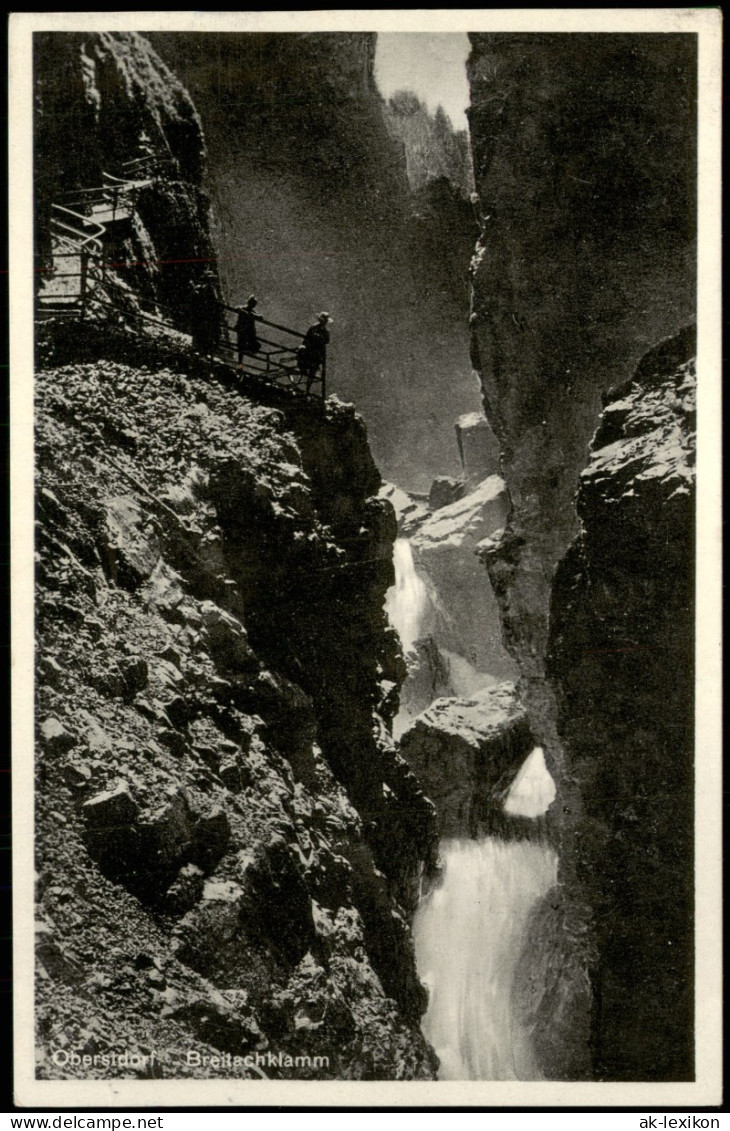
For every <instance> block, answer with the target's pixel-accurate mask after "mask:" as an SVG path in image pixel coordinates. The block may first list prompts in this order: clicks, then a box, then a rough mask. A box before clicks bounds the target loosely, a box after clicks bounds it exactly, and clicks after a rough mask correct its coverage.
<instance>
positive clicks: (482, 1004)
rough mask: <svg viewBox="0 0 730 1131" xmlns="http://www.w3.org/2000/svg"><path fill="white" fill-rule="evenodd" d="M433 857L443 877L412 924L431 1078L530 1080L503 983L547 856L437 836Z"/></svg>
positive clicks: (547, 871) (542, 888)
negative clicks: (424, 994) (434, 1070)
mask: <svg viewBox="0 0 730 1131" xmlns="http://www.w3.org/2000/svg"><path fill="white" fill-rule="evenodd" d="M441 857H442V860H443V863H444V865H445V871H444V876H443V880H442V882H441V884H440V885H439V887H437V888H436V889H435V890H434V891H432V892H431V893H430V895H429V896H427V898H426V899H425V900H424V901H423V903H422V904H421V906H420V908H419V909H418V912H417V913H416V918H415V922H414V924H413V935H414V940H415V944H416V961H417V964H418V971H419V974H420V977H421V980H422V981H423V982H424V983H425V985H426V986H427V987H428V990H429V1005H428V1011H427V1013H426V1016H425V1017H424V1020H423V1031H424V1034H425V1036H426V1038H427V1040H429V1041H430V1043H431V1044H432V1045H433V1047H434V1048H435V1050H436V1053H437V1055H438V1057H439V1059H440V1061H441V1068H440V1070H439V1079H441V1080H538V1079H540V1072H539V1069H538V1067H537V1063H536V1061H535V1057H534V1053H533V1050H532V1044H531V1040H530V1034H529V1032H528V1031H527V1029H526V1028H525V1026H524V1025H523V1024H522V1023H521V1022H520V1021H519V1019H518V1018H517V1017H516V1016H515V1014H514V1011H513V1006H512V989H513V985H514V980H515V970H516V966H517V961H518V959H519V956H520V953H521V951H522V947H523V944H524V942H525V935H526V928H527V921H528V916H529V913H530V911H531V910H532V908H533V907H534V906H535V904H536V903H537V902H538V900H539V899H540V897H541V896H543V895H544V894H545V893H546V892H548V891H549V890H550V888H551V887H552V886H553V885H554V884H555V882H556V877H557V857H556V855H555V853H554V852H553V850H552V849H551V848H549V847H548V846H547V845H544V844H540V843H536V842H534V841H527V840H509V841H503V840H499V839H497V838H496V837H487V838H485V839H484V840H481V841H473V840H445V841H442V843H441Z"/></svg>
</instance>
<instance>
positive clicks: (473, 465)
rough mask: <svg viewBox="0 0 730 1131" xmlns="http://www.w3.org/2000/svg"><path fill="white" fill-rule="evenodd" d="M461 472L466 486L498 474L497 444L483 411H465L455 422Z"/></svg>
mask: <svg viewBox="0 0 730 1131" xmlns="http://www.w3.org/2000/svg"><path fill="white" fill-rule="evenodd" d="M456 442H457V444H458V447H459V458H460V460H461V473H462V476H463V478H464V482H465V483H466V485H467V486H468V487H470V486H473V485H474V484H476V483H481V481H482V479H486V478H487V476H489V475H498V474H499V445H498V443H497V439H496V437H495V435H494V433H493V432H492V429H491V428H490V427H489V421H488V420H487V418H486V416H485V415H484V413H483V412H467V413H464V414H463V416H460V417H459V419H458V420H457V422H456Z"/></svg>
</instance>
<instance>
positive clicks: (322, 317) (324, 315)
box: [315, 310, 333, 322]
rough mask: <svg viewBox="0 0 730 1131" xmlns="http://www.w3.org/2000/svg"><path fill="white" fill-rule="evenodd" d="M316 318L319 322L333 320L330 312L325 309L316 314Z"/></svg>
mask: <svg viewBox="0 0 730 1131" xmlns="http://www.w3.org/2000/svg"><path fill="white" fill-rule="evenodd" d="M315 318H316V319H317V321H318V322H332V321H333V319H332V318H330V316H329V314H328V313H327V311H326V310H323V311H322V313H321V314H315Z"/></svg>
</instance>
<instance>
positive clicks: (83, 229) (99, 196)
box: [46, 156, 326, 399]
mask: <svg viewBox="0 0 730 1131" xmlns="http://www.w3.org/2000/svg"><path fill="white" fill-rule="evenodd" d="M164 164H172V159H171V158H170V159H169V161H167V160H160V159H157V158H155V157H154V156H151V157H149V158H138V159H136V160H133V161H131V162H126V163H125V164H124V166H123V168H125V169H127V168H130V169H131V168H135V169H136V168H137V167H139V166H144V167H145V168H147V167H149V166H150V165H156V166H157V167H160V166H163V165H164ZM103 176H104V178H105V180H106V183H105V184H104V185H102V186H96V187H94V188H89V189H79V190H77V191H75V193H74V197H73V199H72V200H67V203H66V204H56V203H54V204H53V205H52V213H53V214H52V221H51V223H52V231H53V233H54V234H55V236H56V240H57V244H58V243H61V245H62V246H65V247H66V248H67V249H68V250H66V251H65V252H60V253H59V252H58V251H55V252H54V255H53V259H54V261H56V260H64V259H71V260H74V259H78V260H79V266H80V270H79V271H74V270H72V271H64V272H58V273H57V272H56V271H54V272H53V273H52V274H53V275H55V276H56V277H58V278H62V279H76V278H78V279H79V280H80V283H79V289H78V292H76V291H72V292H70V293H69V292H68V291H65V292H64V291H62V292H60V293H58V298H57V300H56V304H57V309H56V310H55V311H54V310H52V309H49V308H46V311H47V313H53V314H60V313H62V314H64V315H65V316H72V315H73V314H74V313H75V312H76V311H78V316H79V318H80V319H81V320H82V321H83V320H84V319H85V318H86V316H87V313H88V311H89V308H90V307H91V306H92V305H95V306H96V305H98V306H99V307H102V308H104V309H107V310H115V311H116V312H117V313H118V314H120V315H121V316H122V317H123V318H124V319H125V320H127V321H129V322H132V323H133V322H135V321H140V322H151V323H155V324H156V325H158V326H162V327H164V328H166V329H168V330H174V329H175V328H176V327H175V320H176V316H177V317H179V315H180V313H181V312H180V310H175V309H173V308H170V307H167V308H166V307H165V306H164V305H162V304H160V303H158V302H154V304H153V305H154V309H155V313H156V314H159V313H162V315H163V317H162V318H159V317H155V316H154V315H150V314H148V313H145V312H144V311H143V310H140V309H139V303H140V301H142V302H144V301H145V300H144V299H140V296H138V295H136V296H134V301H135V304H136V306H137V309H130V307H129V305H128V303H127V302H126V301H124V300H125V299H127V298H128V297H129V296H128V295H127V294H126V293H124V294H123V295H122V296H121V297H117V301H116V302H115V301H114V297H115V296H114V294H113V290H114V288H115V286H117V287H118V286H119V284H118V283H115V281H114V279H113V277H112V278H110V277H108V276H107V274H106V266H107V265H106V263H105V259H104V255H103V251H104V247H103V243H102V239H103V237H104V236H105V234H106V227H105V224H104V223H101V222H100V221H97V220H94V219H92V218H90V217H89V216H86V215H84V214H83V213H81V212H77V211H75V210H74V209H73V208H70V207H69V205H70V204H74V205H80V206H82V207H83V206H86V207H89V206H92V208H93V205H94V204H95V203H101V202H103V203H106V204H107V205H109V207H110V209H111V212H112V221H113V220H114V218H115V216H116V210H117V205H118V200H119V197H120V196H121V195H122V193H128V194H129V196H130V197H131V208H132V211H134V207H135V203H136V190H137V189H138V188H139V187H140V184H139V182H137V183H135V182H132V181H124V180H122V179H121V178H118V177H116V176H115V175H114V174H111V173H104V174H103ZM69 195H70V194H68V193H66V194H63V199H67V197H68V196H69ZM110 197H111V200H110V199H109V198H110ZM92 214H93V213H92ZM107 222H108V221H107ZM97 283H101V284H102V285H103V286H105V287H106V290H105V291H102V293H101V295H99V294H95V293H94V292H95V284H97ZM91 284H94V285H91ZM110 287H111V288H112V294H111V295H110V294H109V288H110ZM102 296H103V297H102ZM147 301H150V300H147ZM218 307H219V315H220V321H219V324H218V334H217V341H216V347H215V348H216V349H217V351H218V354H230V355H231V356H230V360H229V359H228V358H227V357H224V358H223V359H222V360H224V363H225V364H229V365H231V367H233V368H237V369H238V370H241V371H243V373H244V375H247V376H250V377H256V378H260V379H263V380H266V381H268V382H275V381H276V380H278V379H282V378H283V379H284V380H286V381H288V383H289V384H290V385H292V386H297V385H300V384H302V383H303V382H304V381H306V383H307V388H308V389H309V387H310V386H311V384H312V383H314V382H317V383H319V384H320V386H321V392H320V395H321V396H322V398H323V399H324V397H325V395H326V393H325V390H326V352H325V356H324V358H323V361H322V364H321V366H320V373H319V376H316V377H309V378H307V376H306V375H305V374H304V373H302V371H301V370H300V368H299V365H298V363H297V349H298V344H299V343H300V342H302V341H303V340H304V338H305V335H304V334H302V333H301V331H299V330H294V329H292V328H291V327H290V326H283V325H282V324H281V323H279V322H272V321H270V320H269V319H267V318H264V317H263V315H261V314H255V313H253V312H252V314H253V318H254V320H255V321H256V322H257V323H259V324H260V325H262V326H267V327H270V328H271V329H272V330H275V331H278V332H279V333H283V334H286V335H288V336H289V337H290V338H293V339H295V341H296V344H293V343H291V342H285V341H280V340H276V338H275V337H273V336H272V337H263V335H262V336H261V337H260V338H259V346H260V348H259V349H258V350H257V351H256V352H251V351H244V353H243V356H245V358H246V364H245V367H244V365H243V363H242V361H241V362H239V363H238V365H236V361H237V360H238V349H237V343H235V340H234V334H235V327H234V326H233V325H231V323H230V322H229V321H228V318H227V314H229V313H231V314H236V315H237V314H239V313H240V310H241V308H240V307H236V306H230V305H229V304H228V303H218ZM165 316H167V317H165ZM183 332H184V331H183Z"/></svg>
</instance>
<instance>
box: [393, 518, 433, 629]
mask: <svg viewBox="0 0 730 1131" xmlns="http://www.w3.org/2000/svg"><path fill="white" fill-rule="evenodd" d="M393 565H394V567H395V585H393V586H392V587H391V588H390V589H389V590H388V592H387V594H386V597H385V611H386V612H387V614H388V618H389V620H390V623H391V624H392V625H393V628H394V629H395V630H396V632H397V633H398V635H399V636H400V638H401V643H402V645H403V648H404V650H405V651H408V649H410V648H412V647H413V645H414V644H415V642H416V640H418V636H419V632H420V629H421V621H422V618H423V614H424V612H425V610H426V608H427V605H428V594H427V592H426V586H425V584H424V583H423V581H422V580H421V578H420V577H419V576H418V574H417V573H416V567H415V565H414V564H413V551H412V550H411V544H410V542H409V541H408V539H407V538H397V539H396V542H395V546H394V547H393Z"/></svg>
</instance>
